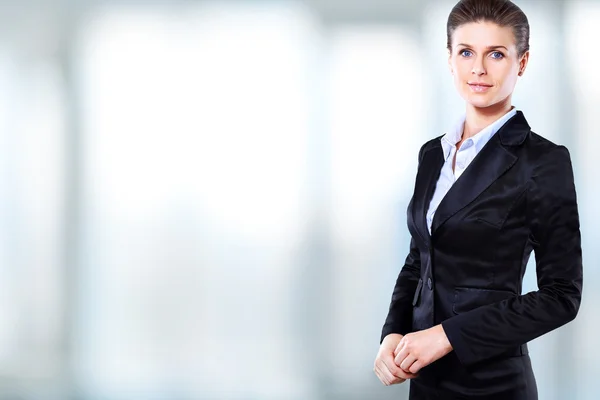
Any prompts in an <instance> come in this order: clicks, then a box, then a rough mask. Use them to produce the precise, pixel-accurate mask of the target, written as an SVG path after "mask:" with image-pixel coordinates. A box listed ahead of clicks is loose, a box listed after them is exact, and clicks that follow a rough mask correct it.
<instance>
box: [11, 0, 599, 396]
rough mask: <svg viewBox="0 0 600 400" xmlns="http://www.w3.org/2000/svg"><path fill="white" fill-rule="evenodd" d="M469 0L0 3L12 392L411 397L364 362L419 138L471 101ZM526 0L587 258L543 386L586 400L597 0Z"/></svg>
mask: <svg viewBox="0 0 600 400" xmlns="http://www.w3.org/2000/svg"><path fill="white" fill-rule="evenodd" d="M454 3H455V2H454V1H445V0H443V1H442V0H440V1H433V0H429V1H419V0H410V1H409V0H369V1H366V0H306V1H293V0H269V1H264V0H263V1H258V0H238V1H218V0H215V1H194V0H153V1H133V0H132V1H109V0H79V1H78V0H22V1H19V2H15V1H7V0H5V1H2V2H0V193H1V195H0V399H3V400H13V399H15V400H17V399H18V400H38V399H39V400H105V399H106V400H134V399H135V400H137V399H144V400H154V399H157V400H158V399H169V400H188V399H190V400H191V399H224V400H225V399H228V400H229V399H230V400H280V399H290V400H305V399H306V400H336V399H345V400H358V399H361V400H362V399H365V400H371V399H373V400H374V399H381V400H386V399H389V400H391V399H406V398H407V396H408V383H405V384H402V385H396V386H393V387H384V386H383V385H382V384H381V383H380V382H379V381H378V379H377V377H376V376H375V374H374V373H373V371H372V368H373V361H374V358H375V356H376V353H377V350H378V347H379V335H380V330H381V326H382V324H383V322H384V318H385V316H386V313H387V307H388V304H389V300H390V296H391V292H392V288H393V285H394V282H395V278H396V276H397V274H398V272H399V270H400V268H401V267H402V264H403V261H404V258H405V256H406V254H407V251H408V242H409V234H408V231H407V228H406V206H407V204H408V201H409V198H410V195H411V194H412V189H413V184H414V178H415V172H416V166H417V152H418V149H419V147H420V145H421V144H422V143H423V142H424V141H426V140H427V139H429V138H432V137H435V136H438V135H440V134H442V133H443V132H444V130H445V129H446V128H447V127H448V126H450V125H451V124H452V123H453V121H454V119H455V118H456V117H457V116H458V114H459V113H460V112H461V111H462V110H463V109H464V102H463V101H462V99H461V98H460V97H459V96H458V95H457V93H456V91H455V89H454V86H453V84H452V79H451V76H450V73H449V72H448V68H447V64H446V60H447V53H446V49H445V42H446V37H445V23H446V18H447V16H448V13H449V12H450V10H451V8H452V6H453V5H454ZM516 3H517V4H518V5H519V6H520V7H521V8H522V9H523V10H524V11H525V13H526V14H527V16H528V18H529V21H530V25H531V57H530V63H529V66H528V68H527V71H526V73H525V75H524V76H523V77H522V78H520V80H519V82H518V84H517V87H516V90H515V94H514V97H513V104H514V105H515V106H516V107H517V108H518V109H521V110H523V112H524V113H525V115H526V117H527V119H528V121H529V123H530V125H531V126H532V128H533V130H534V131H535V132H537V133H539V134H542V135H543V136H545V137H547V138H548V139H550V140H553V141H555V142H557V143H561V144H565V145H566V146H567V147H568V148H569V150H570V152H571V156H572V159H573V167H574V172H575V178H576V186H577V193H578V200H579V207H580V216H581V231H582V238H583V243H582V245H583V257H584V258H583V259H584V294H583V303H582V306H581V309H580V312H579V315H578V317H577V319H576V320H575V321H574V322H572V323H570V324H568V325H566V326H564V327H562V328H560V329H558V330H556V331H553V332H552V333H550V334H547V335H545V336H543V337H541V338H539V339H536V340H534V341H532V342H531V343H530V353H531V357H532V360H533V366H534V370H535V373H536V377H537V382H538V386H539V392H540V399H543V400H564V399H569V400H596V399H597V398H598V397H597V396H598V394H597V393H598V390H600V387H599V384H598V376H600V362H599V359H600V347H599V346H598V339H597V337H598V329H599V328H600V313H598V311H597V309H596V305H597V304H598V302H599V300H600V299H599V296H600V294H599V293H600V291H599V289H600V273H599V269H598V263H599V262H600V247H599V246H598V245H597V240H598V238H599V236H600V235H599V233H598V226H599V224H600V213H599V211H598V207H597V201H598V198H600V193H599V192H598V176H597V171H598V168H597V162H598V159H599V153H598V151H599V150H598V149H600V131H599V129H598V128H599V127H600V112H598V108H599V107H600V74H599V73H598V66H599V65H600V52H599V50H598V46H597V44H598V40H599V39H600V1H594V0H569V1H557V0H555V1H553V0H522V1H516ZM535 289H536V278H535V264H534V256H533V255H532V257H531V259H530V263H529V267H528V271H527V273H526V276H525V287H524V289H523V293H525V292H527V291H530V290H535Z"/></svg>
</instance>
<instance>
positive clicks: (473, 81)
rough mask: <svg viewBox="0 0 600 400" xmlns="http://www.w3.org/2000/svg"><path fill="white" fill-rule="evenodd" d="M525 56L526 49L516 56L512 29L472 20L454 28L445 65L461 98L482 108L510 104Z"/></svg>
mask: <svg viewBox="0 0 600 400" xmlns="http://www.w3.org/2000/svg"><path fill="white" fill-rule="evenodd" d="M528 59H529V52H528V51H527V52H526V53H525V54H523V56H521V57H520V58H519V57H518V54H517V47H516V43H515V37H514V35H513V31H512V28H510V27H501V26H498V25H496V24H495V23H492V22H474V23H469V24H464V25H461V26H459V27H458V28H457V29H456V30H455V31H454V34H453V36H452V51H451V52H450V54H449V58H448V64H449V66H450V72H451V73H452V75H453V76H454V84H455V85H456V88H457V89H458V93H459V94H460V95H461V96H462V98H464V99H465V101H467V103H469V104H471V105H472V106H474V107H477V108H486V107H490V106H494V105H496V104H499V103H500V104H502V103H504V102H506V103H508V104H510V97H511V95H512V92H513V89H514V87H515V84H516V83H517V77H518V76H519V75H522V74H523V72H524V71H525V67H526V65H527V60H528Z"/></svg>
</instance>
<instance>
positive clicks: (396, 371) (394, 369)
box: [382, 359, 417, 380]
mask: <svg viewBox="0 0 600 400" xmlns="http://www.w3.org/2000/svg"><path fill="white" fill-rule="evenodd" d="M382 362H383V363H384V364H385V366H386V367H387V369H388V371H390V372H391V374H392V375H394V376H395V377H397V378H400V379H404V380H406V379H414V378H416V377H417V375H415V374H411V373H409V372H408V371H403V370H402V369H400V368H399V367H398V366H397V365H396V364H394V362H393V361H392V360H390V359H388V360H385V359H382Z"/></svg>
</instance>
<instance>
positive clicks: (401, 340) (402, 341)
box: [394, 337, 405, 357]
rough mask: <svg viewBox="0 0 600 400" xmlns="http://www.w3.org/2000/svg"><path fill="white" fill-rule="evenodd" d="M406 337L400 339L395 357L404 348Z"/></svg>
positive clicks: (395, 350)
mask: <svg viewBox="0 0 600 400" xmlns="http://www.w3.org/2000/svg"><path fill="white" fill-rule="evenodd" d="M404 343H405V340H404V337H403V338H402V339H400V341H399V342H398V345H397V346H396V348H395V349H394V357H396V356H397V355H398V353H399V352H400V350H402V348H403V347H404Z"/></svg>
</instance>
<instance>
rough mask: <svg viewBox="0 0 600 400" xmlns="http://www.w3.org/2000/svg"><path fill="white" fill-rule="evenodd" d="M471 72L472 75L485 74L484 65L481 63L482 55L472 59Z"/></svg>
mask: <svg viewBox="0 0 600 400" xmlns="http://www.w3.org/2000/svg"><path fill="white" fill-rule="evenodd" d="M471 73H472V74H474V75H478V76H479V75H483V74H485V67H484V65H483V57H479V56H478V57H476V58H475V60H474V61H473V68H472V69H471Z"/></svg>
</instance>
